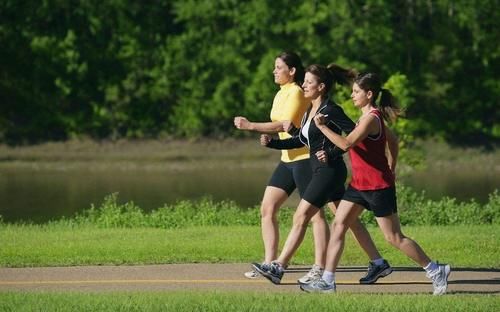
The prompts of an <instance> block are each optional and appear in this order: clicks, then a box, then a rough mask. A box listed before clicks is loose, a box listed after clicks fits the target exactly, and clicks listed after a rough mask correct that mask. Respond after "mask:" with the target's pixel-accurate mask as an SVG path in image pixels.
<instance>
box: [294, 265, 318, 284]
mask: <svg viewBox="0 0 500 312" xmlns="http://www.w3.org/2000/svg"><path fill="white" fill-rule="evenodd" d="M322 275H323V270H322V269H321V268H320V267H319V265H316V264H315V265H313V266H312V268H311V270H309V272H307V274H306V275H304V276H302V277H301V278H299V279H298V280H297V282H299V284H302V285H306V284H310V283H312V282H314V281H316V280H319V279H320V278H321V276H322Z"/></svg>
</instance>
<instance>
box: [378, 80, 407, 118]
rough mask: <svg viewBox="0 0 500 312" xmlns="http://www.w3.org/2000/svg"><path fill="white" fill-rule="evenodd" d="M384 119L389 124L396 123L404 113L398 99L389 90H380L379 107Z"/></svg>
mask: <svg viewBox="0 0 500 312" xmlns="http://www.w3.org/2000/svg"><path fill="white" fill-rule="evenodd" d="M378 106H379V107H380V111H381V113H382V117H383V118H384V119H385V120H386V121H387V122H394V121H396V119H397V118H398V117H399V116H401V115H403V111H402V110H401V108H400V107H399V105H398V103H397V101H396V98H395V97H394V95H392V93H391V91H389V90H387V89H384V88H382V89H380V100H379V105H378Z"/></svg>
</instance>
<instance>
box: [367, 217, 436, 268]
mask: <svg viewBox="0 0 500 312" xmlns="http://www.w3.org/2000/svg"><path fill="white" fill-rule="evenodd" d="M376 219H377V223H378V225H379V227H380V229H381V230H382V232H383V233H384V237H385V240H386V241H387V242H389V243H390V244H391V245H392V246H394V247H396V248H397V249H399V250H401V251H402V252H403V253H404V254H405V255H407V256H408V257H410V258H411V259H412V260H413V261H415V262H416V263H418V264H419V265H420V266H421V267H425V266H426V265H427V264H429V262H431V259H429V257H428V256H427V255H426V254H425V252H424V251H423V250H422V248H421V247H420V246H419V245H418V244H417V243H416V242H415V241H414V240H412V239H411V238H408V237H406V236H404V234H403V233H402V232H401V223H400V222H399V216H398V214H397V213H395V214H392V215H390V216H387V217H377V218H376Z"/></svg>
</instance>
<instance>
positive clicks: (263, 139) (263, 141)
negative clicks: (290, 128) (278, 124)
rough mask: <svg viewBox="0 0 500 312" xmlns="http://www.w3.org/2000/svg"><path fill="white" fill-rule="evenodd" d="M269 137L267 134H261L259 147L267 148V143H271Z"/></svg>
mask: <svg viewBox="0 0 500 312" xmlns="http://www.w3.org/2000/svg"><path fill="white" fill-rule="evenodd" d="M271 139H272V138H271V136H270V135H269V134H261V135H260V145H262V146H267V144H269V142H271Z"/></svg>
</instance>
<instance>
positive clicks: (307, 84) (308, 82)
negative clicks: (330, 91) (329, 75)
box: [302, 72, 325, 99]
mask: <svg viewBox="0 0 500 312" xmlns="http://www.w3.org/2000/svg"><path fill="white" fill-rule="evenodd" d="M324 88H325V84H324V83H320V82H319V79H318V77H316V76H315V75H313V74H311V73H310V72H306V75H305V77H304V83H303V84H302V89H304V97H305V98H307V99H315V98H317V97H318V96H320V95H321V91H322V90H323V89H324Z"/></svg>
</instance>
